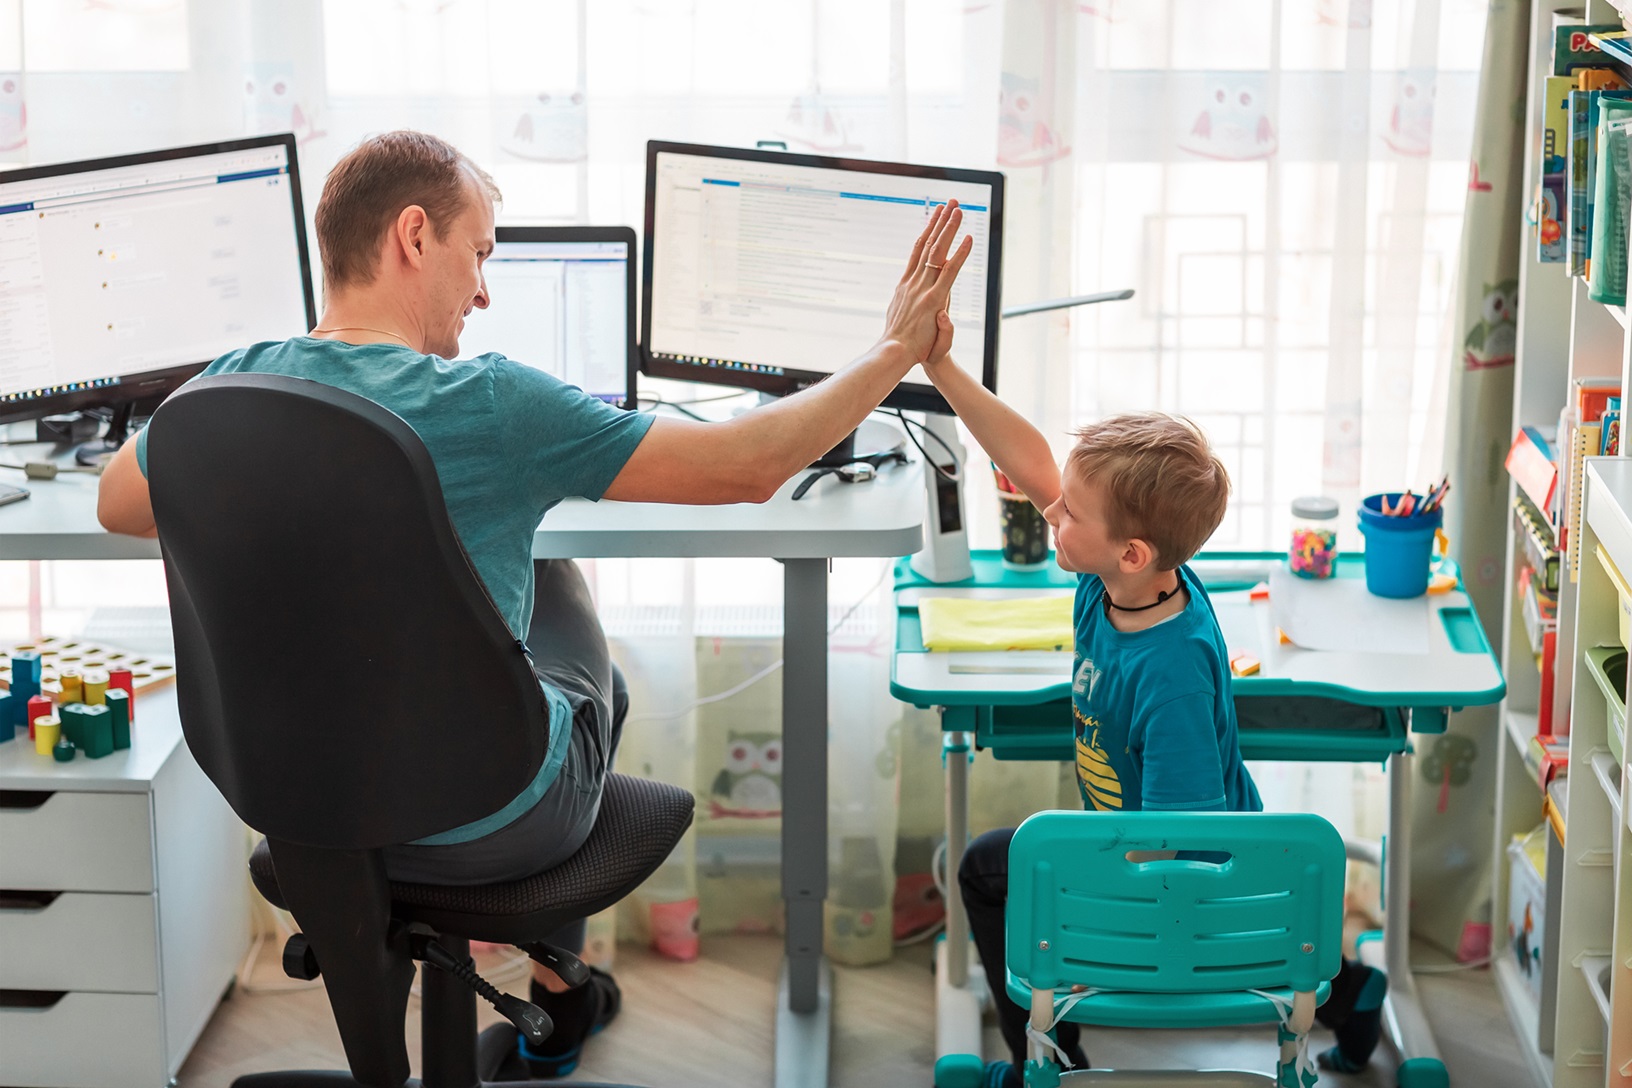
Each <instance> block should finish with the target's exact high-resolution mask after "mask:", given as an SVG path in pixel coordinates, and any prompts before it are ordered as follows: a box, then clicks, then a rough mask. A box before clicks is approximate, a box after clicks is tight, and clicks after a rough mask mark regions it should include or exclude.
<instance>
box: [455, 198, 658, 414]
mask: <svg viewBox="0 0 1632 1088" xmlns="http://www.w3.org/2000/svg"><path fill="white" fill-rule="evenodd" d="M494 241H495V245H494V247H493V253H492V254H491V255H490V256H489V257H488V258H487V262H486V264H485V265H484V266H483V270H484V273H485V275H486V277H487V292H488V296H489V299H490V302H489V305H488V308H487V309H485V310H472V311H471V313H470V316H469V317H467V318H465V329H464V332H462V333H460V335H459V349H460V352H461V353H462V354H463V356H464V357H465V358H467V359H468V358H472V357H474V356H477V355H481V354H483V353H485V352H489V351H497V352H500V353H501V354H504V355H507V356H509V357H510V358H512V359H514V360H515V361H516V362H518V363H525V364H527V365H528V366H533V367H537V368H538V369H539V370H542V371H544V372H545V373H546V374H553V375H555V376H556V377H557V378H560V379H561V380H563V381H565V382H568V383H570V384H572V385H576V386H577V387H578V388H580V389H582V390H583V391H584V392H586V393H589V394H591V395H592V396H596V397H599V398H601V399H602V400H604V401H606V402H607V403H609V404H615V405H618V406H619V407H622V408H631V409H632V408H634V407H635V232H634V231H633V230H632V229H630V228H629V227H499V228H497V229H496V230H495V232H494Z"/></svg>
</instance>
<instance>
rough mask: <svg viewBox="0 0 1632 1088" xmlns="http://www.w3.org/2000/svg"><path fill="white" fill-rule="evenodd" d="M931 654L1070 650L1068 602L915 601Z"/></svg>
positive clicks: (1059, 599) (1051, 599)
mask: <svg viewBox="0 0 1632 1088" xmlns="http://www.w3.org/2000/svg"><path fill="white" fill-rule="evenodd" d="M918 619H919V621H920V622H921V624H922V625H923V634H924V648H925V649H929V650H1069V649H1070V648H1071V645H1072V635H1073V632H1072V627H1071V598H1070V597H1068V596H1050V597H1011V598H1006V599H1002V600H981V599H978V598H972V597H924V598H921V599H920V600H919V601H918Z"/></svg>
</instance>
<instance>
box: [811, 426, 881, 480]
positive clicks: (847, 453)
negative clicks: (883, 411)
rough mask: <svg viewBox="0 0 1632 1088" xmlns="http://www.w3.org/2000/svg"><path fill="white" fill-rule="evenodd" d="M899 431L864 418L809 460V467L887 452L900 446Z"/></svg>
mask: <svg viewBox="0 0 1632 1088" xmlns="http://www.w3.org/2000/svg"><path fill="white" fill-rule="evenodd" d="M901 443H902V438H901V433H900V432H899V431H897V430H896V429H895V428H893V427H891V426H890V425H889V424H887V423H881V422H879V421H878V420H876V419H864V420H862V421H861V426H859V427H857V428H856V429H855V430H853V431H851V432H850V433H849V434H847V435H845V436H844V440H843V441H841V442H840V443H839V444H838V445H837V446H834V447H833V448H832V449H830V450H828V451H827V452H826V453H824V454H822V455H821V456H820V457H818V458H817V459H816V460H815V461H812V462H811V465H810V467H811V468H837V467H838V466H840V465H848V464H850V463H851V462H852V461H859V460H861V459H862V458H864V457H877V456H879V455H881V454H888V453H889V452H891V451H892V450H895V449H898V448H899V447H900V446H901Z"/></svg>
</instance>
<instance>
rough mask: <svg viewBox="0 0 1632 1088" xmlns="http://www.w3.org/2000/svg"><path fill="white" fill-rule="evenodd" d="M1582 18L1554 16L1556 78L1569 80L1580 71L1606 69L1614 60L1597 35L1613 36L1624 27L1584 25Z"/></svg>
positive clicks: (1577, 16)
mask: <svg viewBox="0 0 1632 1088" xmlns="http://www.w3.org/2000/svg"><path fill="white" fill-rule="evenodd" d="M1580 18H1581V16H1580V15H1573V16H1572V15H1567V14H1564V13H1563V12H1558V13H1555V14H1554V16H1553V75H1555V76H1567V75H1569V74H1570V73H1571V72H1574V71H1575V70H1576V69H1577V68H1602V67H1604V66H1605V65H1607V64H1608V63H1609V61H1610V59H1611V55H1610V54H1606V53H1605V52H1604V51H1603V50H1602V49H1601V48H1599V46H1598V43H1597V42H1595V41H1594V40H1593V35H1595V34H1598V35H1603V34H1613V33H1615V32H1616V31H1618V30H1621V29H1622V27H1621V24H1620V23H1580V22H1576V21H1575V20H1577V19H1580Z"/></svg>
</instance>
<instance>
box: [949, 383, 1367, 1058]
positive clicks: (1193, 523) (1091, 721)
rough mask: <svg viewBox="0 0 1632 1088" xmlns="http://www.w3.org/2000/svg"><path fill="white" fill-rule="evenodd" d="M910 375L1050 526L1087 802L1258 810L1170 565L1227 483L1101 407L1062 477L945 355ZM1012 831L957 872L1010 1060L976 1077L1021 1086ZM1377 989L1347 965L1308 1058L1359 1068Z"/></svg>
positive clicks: (1197, 449) (1202, 526)
mask: <svg viewBox="0 0 1632 1088" xmlns="http://www.w3.org/2000/svg"><path fill="white" fill-rule="evenodd" d="M925 368H926V370H927V371H928V372H929V375H930V379H931V380H932V381H933V382H934V383H935V385H936V387H937V388H938V389H939V390H940V391H941V393H942V394H943V395H944V396H945V397H946V399H947V401H948V403H950V404H951V406H952V408H953V409H954V410H955V411H956V412H957V413H958V415H959V416H960V417H961V418H962V419H963V421H964V423H965V424H966V425H967V426H968V428H969V430H970V432H971V433H972V434H973V435H974V438H975V441H976V442H978V443H979V444H980V446H981V447H982V448H983V449H984V450H985V451H986V452H987V454H989V455H990V456H991V458H992V460H993V462H994V463H996V465H997V467H998V468H999V469H1001V470H1002V472H1003V473H1004V475H1006V476H1007V477H1008V478H1009V480H1010V481H1011V482H1012V483H1013V484H1014V486H1015V487H1016V488H1018V489H1019V490H1020V491H1021V493H1023V494H1024V495H1025V496H1026V497H1027V498H1029V499H1030V500H1031V501H1032V502H1033V503H1034V504H1035V505H1036V506H1037V507H1038V508H1040V509H1041V510H1042V511H1043V517H1044V518H1046V519H1047V520H1048V523H1049V524H1050V525H1052V526H1053V527H1054V536H1055V551H1056V558H1057V560H1058V562H1059V564H1060V566H1061V567H1062V568H1064V569H1065V570H1069V571H1075V572H1077V574H1078V582H1077V593H1076V602H1075V605H1074V607H1073V609H1072V616H1073V621H1074V626H1075V628H1076V660H1075V667H1074V672H1073V683H1072V694H1071V703H1072V707H1071V710H1072V717H1073V720H1074V725H1075V731H1076V764H1077V784H1078V787H1079V788H1080V790H1081V792H1082V798H1083V804H1084V806H1085V807H1091V808H1094V809H1097V810H1122V811H1137V810H1140V809H1164V810H1174V809H1193V810H1229V811H1247V812H1257V811H1260V810H1262V808H1263V803H1262V801H1260V800H1259V797H1258V789H1257V787H1256V786H1254V785H1253V781H1252V776H1251V775H1250V774H1248V773H1247V768H1246V766H1245V764H1243V763H1242V761H1241V748H1240V744H1239V743H1238V740H1237V735H1236V718H1235V703H1234V701H1233V699H1232V698H1231V696H1230V667H1229V653H1228V650H1227V648H1226V646H1225V643H1224V637H1223V635H1222V634H1221V633H1220V631H1219V628H1218V620H1217V618H1216V617H1215V616H1214V614H1213V608H1212V604H1211V602H1210V601H1209V599H1208V597H1207V591H1206V590H1205V589H1204V588H1203V587H1202V585H1201V582H1200V580H1199V579H1198V578H1197V577H1196V575H1195V574H1194V572H1192V571H1191V570H1190V569H1189V567H1187V566H1185V564H1186V563H1187V562H1188V560H1189V559H1190V558H1191V557H1192V556H1194V555H1195V553H1196V552H1197V551H1198V550H1200V548H1201V546H1202V544H1203V543H1204V542H1205V541H1206V540H1207V538H1208V537H1209V536H1211V535H1212V533H1213V531H1214V530H1215V529H1216V528H1218V524H1219V522H1220V521H1221V520H1223V517H1224V508H1225V504H1226V502H1227V501H1228V498H1229V490H1230V481H1229V476H1228V474H1227V473H1226V472H1225V469H1224V465H1223V463H1222V462H1220V461H1219V459H1218V457H1217V456H1215V455H1214V453H1213V451H1212V449H1211V447H1210V446H1209V445H1208V443H1207V439H1206V437H1205V436H1204V435H1203V434H1202V433H1201V431H1200V430H1199V429H1198V428H1197V427H1196V426H1195V424H1193V423H1191V422H1189V421H1188V420H1184V419H1180V418H1177V417H1174V416H1169V415H1164V414H1161V413H1155V412H1151V413H1140V414H1135V415H1123V416H1116V417H1113V418H1111V419H1106V420H1103V421H1101V422H1099V423H1096V424H1093V425H1090V426H1088V427H1085V428H1083V429H1082V430H1080V431H1078V432H1077V436H1076V437H1077V444H1076V446H1075V448H1073V449H1072V451H1071V453H1070V454H1069V456H1068V457H1067V459H1066V464H1065V469H1064V471H1063V472H1062V471H1061V470H1060V469H1059V468H1058V467H1057V466H1056V465H1055V463H1054V458H1053V454H1052V453H1051V452H1050V450H1049V448H1048V443H1047V441H1046V440H1045V439H1044V438H1043V436H1042V434H1041V433H1039V432H1038V430H1037V429H1036V428H1035V427H1033V426H1032V425H1031V424H1030V423H1028V422H1026V420H1024V419H1023V418H1021V417H1020V416H1019V415H1018V414H1017V413H1016V412H1014V411H1013V410H1012V409H1010V408H1009V407H1008V406H1007V405H1005V404H1004V403H1003V402H1002V401H1000V400H998V399H997V397H995V396H993V395H992V394H991V393H989V392H988V391H987V390H986V389H985V388H984V387H982V386H981V385H980V384H979V383H978V382H976V381H975V380H974V379H973V378H971V377H970V376H969V375H968V374H967V373H966V372H964V371H963V370H961V369H959V368H958V367H957V366H956V365H954V364H953V363H952V362H951V361H950V359H949V358H947V357H946V356H942V357H941V359H939V360H936V361H932V362H930V363H927V364H926V367H925ZM1013 835H1014V829H1013V828H1004V829H1002V830H998V831H991V832H988V833H986V834H984V835H982V836H980V837H979V838H977V839H976V840H975V841H974V842H972V843H971V844H970V846H969V849H968V851H967V852H966V853H965V854H964V856H963V863H962V865H961V866H960V868H959V870H958V882H959V885H960V888H961V890H962V892H963V902H964V907H965V909H966V910H967V912H968V915H969V928H970V931H971V934H972V936H973V937H974V941H975V945H976V947H977V948H978V949H979V950H980V958H981V962H982V964H983V965H984V967H985V970H986V978H987V981H988V983H989V984H990V986H991V991H992V993H993V994H994V995H996V998H995V1004H996V1007H997V1014H998V1023H999V1026H1000V1028H1001V1029H1002V1032H1003V1039H1004V1042H1006V1043H1007V1044H1008V1047H1009V1050H1010V1053H1011V1055H1012V1059H1013V1060H1012V1061H1001V1060H1000V1061H993V1062H990V1063H988V1065H987V1068H986V1078H985V1082H984V1083H985V1085H986V1088H1020V1086H1021V1081H1022V1078H1021V1073H1020V1070H1021V1069H1022V1068H1024V1061H1025V1056H1026V1037H1025V1029H1026V1020H1027V1013H1026V1010H1024V1009H1022V1008H1021V1007H1020V1006H1019V1005H1017V1004H1015V1003H1014V1002H1013V1001H1012V1000H1010V999H1009V997H1008V994H1007V991H1006V989H1005V982H1006V974H1007V972H1006V967H1005V963H1004V950H1003V934H1004V921H1003V914H1004V904H1005V902H1006V901H1007V898H1008V870H1009V842H1010V839H1011V838H1012V837H1013ZM1385 989H1386V984H1385V983H1384V980H1383V975H1382V972H1380V971H1375V970H1373V969H1372V968H1368V967H1363V966H1360V965H1359V964H1357V963H1356V964H1348V963H1346V964H1345V965H1344V969H1343V971H1342V972H1341V973H1340V974H1339V976H1338V978H1337V979H1336V980H1335V981H1334V983H1333V989H1332V996H1331V998H1330V999H1328V1002H1327V1004H1326V1006H1325V1007H1323V1008H1322V1010H1321V1012H1322V1014H1324V1015H1322V1016H1321V1021H1322V1022H1323V1023H1326V1024H1328V1026H1332V1027H1336V1028H1337V1031H1338V1046H1337V1047H1336V1048H1334V1049H1333V1050H1332V1051H1330V1052H1329V1053H1328V1054H1325V1055H1322V1056H1321V1057H1322V1064H1323V1065H1328V1064H1329V1066H1330V1067H1334V1068H1338V1069H1345V1070H1352V1069H1358V1068H1360V1067H1361V1066H1363V1065H1364V1064H1365V1063H1366V1061H1367V1059H1368V1058H1369V1057H1370V1054H1371V1050H1372V1048H1373V1047H1374V1046H1375V1045H1376V1043H1377V1035H1378V1028H1379V1020H1380V1015H1379V1012H1378V1009H1379V1007H1380V1004H1381V1001H1382V995H1383V992H1384V990H1385ZM1361 1008H1366V1009H1367V1012H1366V1013H1364V1014H1362V1013H1360V1012H1359V1010H1360V1009H1361ZM1058 1038H1059V1043H1060V1046H1061V1048H1062V1049H1063V1050H1065V1052H1066V1054H1067V1055H1068V1056H1069V1057H1070V1058H1071V1061H1072V1064H1073V1067H1074V1068H1086V1067H1087V1060H1086V1058H1085V1057H1084V1055H1083V1051H1082V1047H1081V1043H1080V1039H1079V1032H1078V1027H1077V1025H1076V1024H1072V1023H1061V1024H1060V1025H1059V1028H1058Z"/></svg>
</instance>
